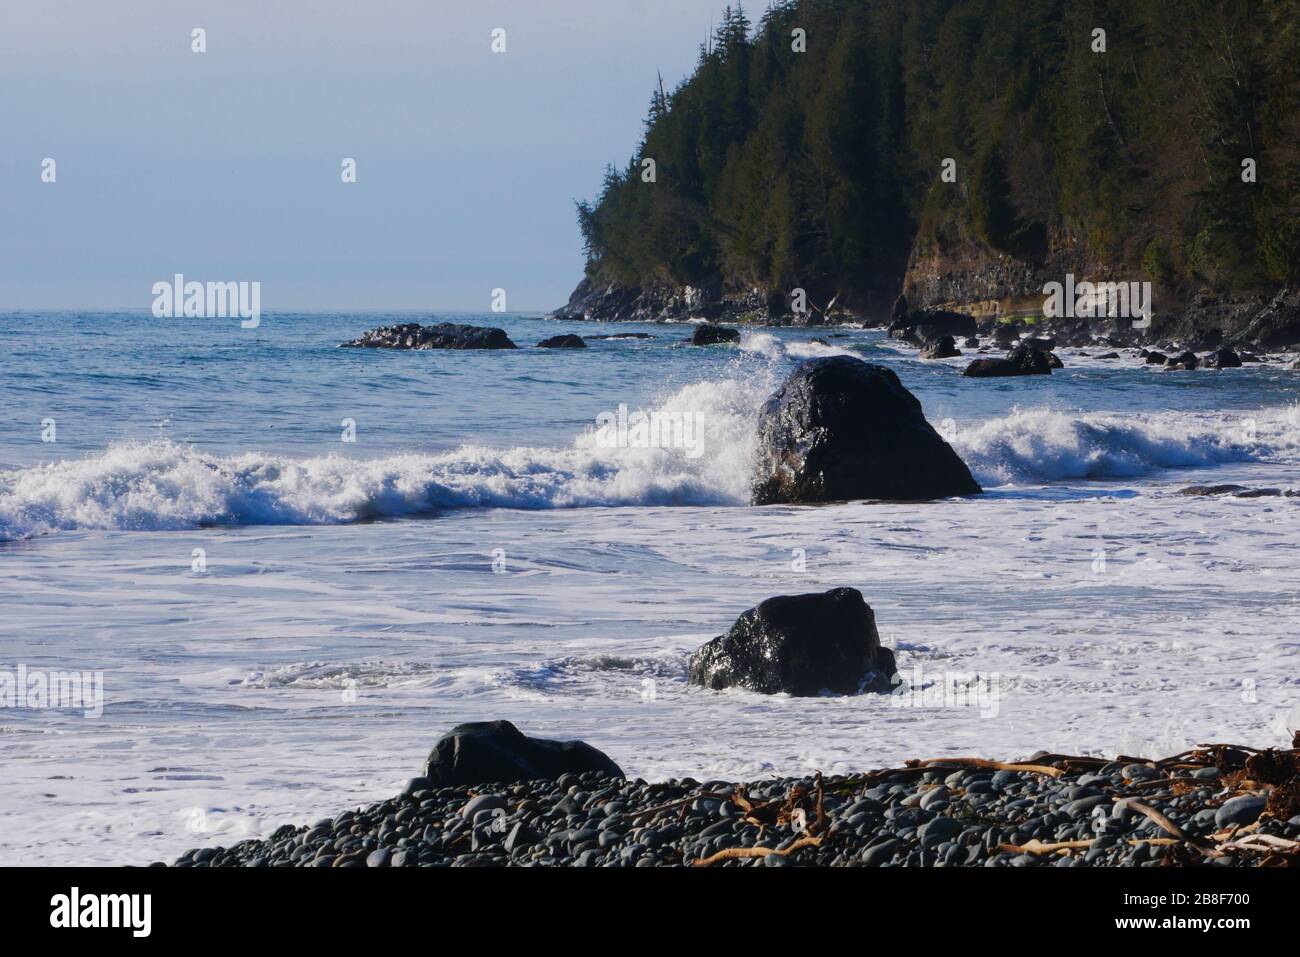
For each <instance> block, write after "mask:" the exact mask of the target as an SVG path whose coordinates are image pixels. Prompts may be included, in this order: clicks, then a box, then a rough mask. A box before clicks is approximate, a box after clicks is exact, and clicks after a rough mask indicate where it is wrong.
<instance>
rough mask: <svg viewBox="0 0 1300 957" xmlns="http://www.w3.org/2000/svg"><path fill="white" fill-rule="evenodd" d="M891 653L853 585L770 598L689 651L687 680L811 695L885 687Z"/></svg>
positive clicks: (891, 666)
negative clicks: (709, 639)
mask: <svg viewBox="0 0 1300 957" xmlns="http://www.w3.org/2000/svg"><path fill="white" fill-rule="evenodd" d="M893 674H894V653H893V652H892V651H890V650H889V649H888V648H884V647H882V646H881V644H880V635H879V634H878V633H877V632H876V616H875V615H874V614H873V613H872V611H871V607H870V606H869V605H868V604H867V603H866V602H865V601H863V599H862V593H861V592H860V591H858V590H857V589H856V588H836V589H834V590H832V591H828V592H825V593H824V594H819V595H786V596H782V597H779V598H769V599H767V601H765V602H762V603H760V604H759V605H758V606H756V607H754V608H751V609H749V611H747V612H745V613H744V614H743V615H741V616H740V617H739V618H738V619H737V620H736V623H735V624H734V625H732V626H731V630H730V631H729V632H727V633H726V634H725V635H719V636H718V637H717V638H714V639H713V640H712V641H710V642H708V643H707V644H706V645H704V646H703V647H701V648H700V650H699V651H697V652H695V654H694V655H692V656H691V661H690V671H689V677H688V680H689V682H690V683H691V684H695V685H703V686H704V687H706V688H713V689H715V690H717V689H722V688H731V687H739V688H747V689H749V690H750V691H758V692H762V693H763V694H778V693H781V692H785V693H786V694H791V695H797V696H801V697H810V696H813V695H818V694H822V693H823V692H827V691H829V692H832V693H835V694H857V693H858V692H860V691H864V690H870V691H882V692H887V691H889V690H890V682H891V679H892V677H893Z"/></svg>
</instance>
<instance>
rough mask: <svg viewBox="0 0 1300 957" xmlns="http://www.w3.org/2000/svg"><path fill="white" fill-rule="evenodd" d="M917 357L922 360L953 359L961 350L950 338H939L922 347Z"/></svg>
mask: <svg viewBox="0 0 1300 957" xmlns="http://www.w3.org/2000/svg"><path fill="white" fill-rule="evenodd" d="M919 355H920V357H921V358H922V359H955V358H957V356H959V355H961V350H960V349H958V348H957V343H956V341H955V340H954V339H953V337H952V336H939V337H938V338H937V339H931V340H929V341H928V342H927V343H926V344H925V345H924V346H922V348H921V351H920V353H919Z"/></svg>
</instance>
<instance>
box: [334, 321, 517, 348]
mask: <svg viewBox="0 0 1300 957" xmlns="http://www.w3.org/2000/svg"><path fill="white" fill-rule="evenodd" d="M343 346H344V348H348V349H514V348H516V346H515V344H514V343H513V342H511V341H510V337H509V336H507V335H506V333H505V330H504V329H496V328H489V327H486V326H463V325H457V324H456V323H453V322H440V323H438V324H437V325H433V326H422V325H420V324H419V323H418V322H407V323H403V324H402V325H398V326H380V327H379V328H378V329H371V330H369V331H368V332H365V333H363V334H362V336H361V338H360V339H354V340H353V341H352V342H345V343H343Z"/></svg>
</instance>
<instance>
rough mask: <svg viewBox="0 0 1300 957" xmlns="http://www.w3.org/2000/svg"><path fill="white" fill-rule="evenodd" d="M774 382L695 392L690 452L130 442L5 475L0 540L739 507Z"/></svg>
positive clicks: (585, 444)
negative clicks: (454, 516) (306, 453)
mask: <svg viewBox="0 0 1300 957" xmlns="http://www.w3.org/2000/svg"><path fill="white" fill-rule="evenodd" d="M769 391H770V384H769V383H767V382H765V381H757V380H753V379H751V380H748V381H739V380H733V379H727V380H723V381H716V382H705V383H700V384H697V385H692V386H687V387H686V388H683V389H681V390H679V391H678V392H677V393H675V394H674V395H673V396H671V397H670V398H669V399H668V400H667V401H666V402H665V403H663V405H661V406H660V408H659V409H658V411H659V412H661V413H669V414H673V413H698V414H699V421H700V422H701V423H702V425H703V437H702V439H701V441H700V443H699V449H698V451H699V454H698V455H696V454H695V452H696V450H695V449H684V448H603V447H600V445H599V444H598V443H597V441H596V438H595V436H594V435H593V434H590V433H584V434H582V435H580V436H578V438H577V439H576V440H575V442H574V445H573V447H572V448H567V449H547V448H530V447H522V448H512V449H505V450H499V449H489V448H483V447H479V446H463V447H461V448H459V449H457V450H455V451H453V452H449V453H444V454H439V455H420V454H406V455H393V456H386V457H383V458H374V459H356V458H347V457H344V456H341V455H329V456H320V457H315V458H304V459H291V458H286V457H283V456H277V455H270V454H266V453H261V452H249V453H246V454H243V455H237V456H231V457H222V456H217V455H211V454H207V453H204V452H201V451H198V450H197V449H194V448H191V447H187V446H183V445H178V444H175V443H172V442H166V441H160V442H148V443H122V444H117V445H114V446H112V447H110V448H109V449H107V450H106V451H104V452H102V453H99V454H96V455H91V456H88V457H85V458H80V459H74V460H69V461H62V462H56V463H52V464H48V465H43V466H38V467H35V468H26V469H19V470H16V471H10V472H6V473H3V474H0V540H11V539H15V538H24V537H28V536H31V535H37V534H42V533H47V532H53V531H58V530H71V529H119V530H139V531H161V530H168V529H184V528H194V527H197V526H201V525H212V524H218V525H317V524H337V523H344V522H353V521H361V520H366V519H374V518H381V517H400V516H407V515H419V514H428V513H432V512H436V511H439V510H442V509H455V508H493V507H495V508H521V509H543V508H578V507H584V506H620V505H648V506H663V505H729V504H741V503H743V502H744V501H745V500H746V498H747V495H748V486H749V476H750V472H751V466H750V460H751V457H752V455H753V448H754V428H753V425H754V416H755V413H756V410H757V408H758V406H759V404H760V403H761V401H762V399H763V397H765V396H766V394H767V393H768V392H769Z"/></svg>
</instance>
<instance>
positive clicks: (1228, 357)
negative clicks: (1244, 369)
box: [1205, 346, 1242, 369]
mask: <svg viewBox="0 0 1300 957" xmlns="http://www.w3.org/2000/svg"><path fill="white" fill-rule="evenodd" d="M1241 365H1242V362H1241V356H1239V355H1237V353H1236V352H1234V351H1233V350H1232V349H1229V348H1228V347H1227V346H1224V347H1223V348H1222V349H1219V350H1217V351H1215V352H1211V353H1210V354H1209V355H1208V356H1206V357H1205V368H1207V369H1240V368H1241Z"/></svg>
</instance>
